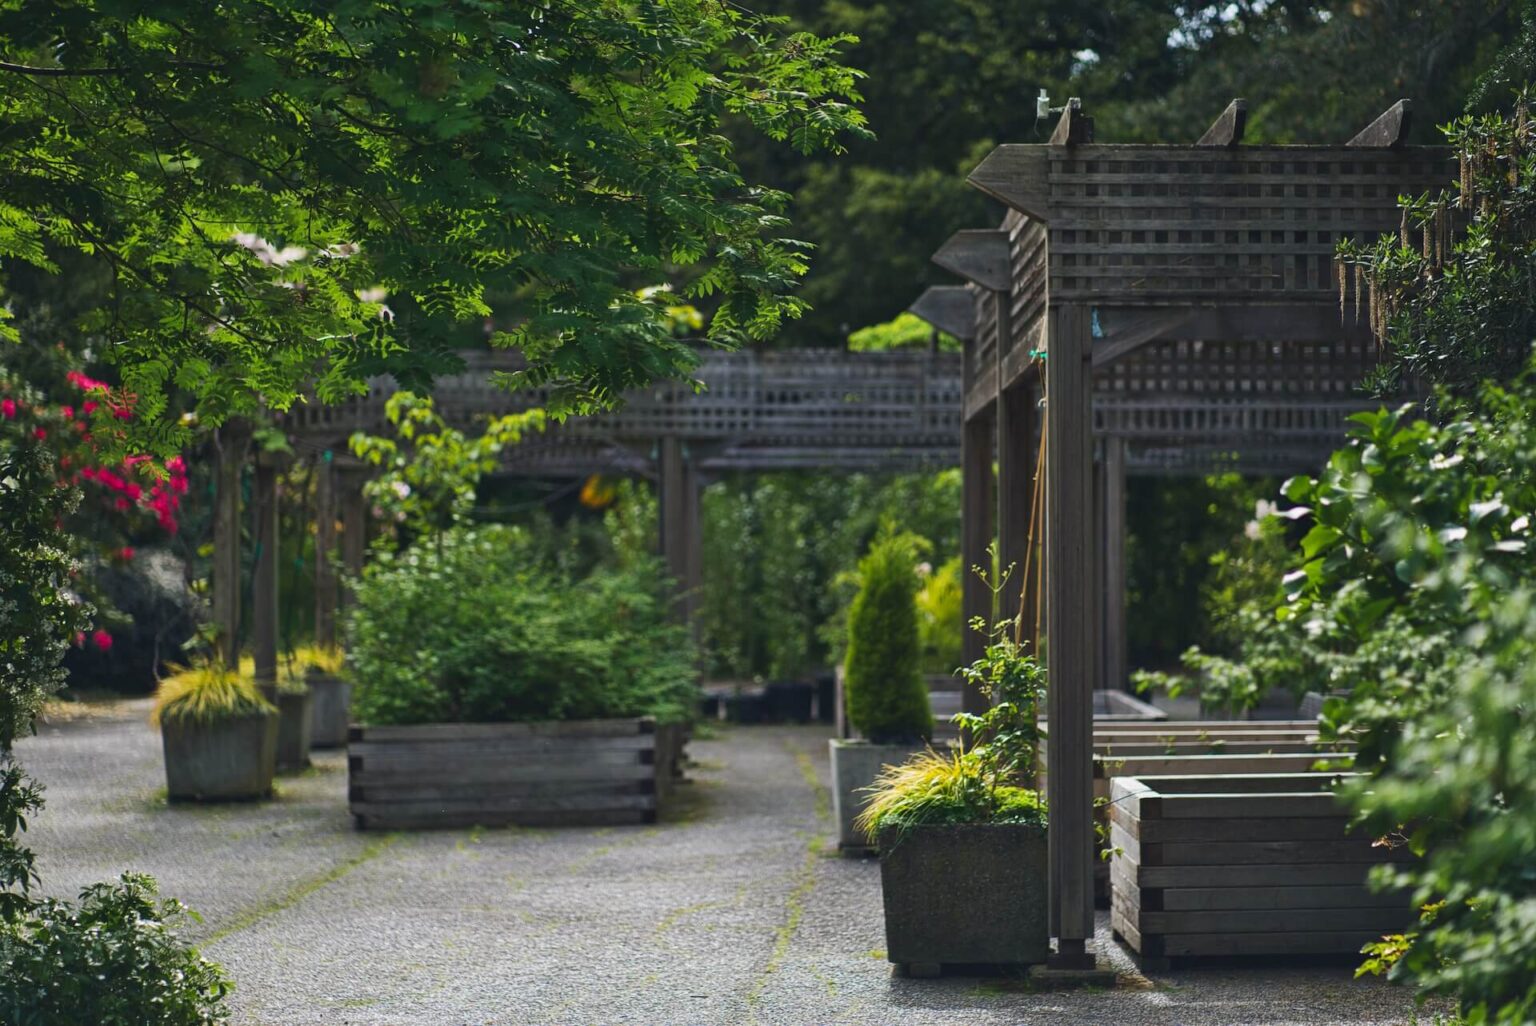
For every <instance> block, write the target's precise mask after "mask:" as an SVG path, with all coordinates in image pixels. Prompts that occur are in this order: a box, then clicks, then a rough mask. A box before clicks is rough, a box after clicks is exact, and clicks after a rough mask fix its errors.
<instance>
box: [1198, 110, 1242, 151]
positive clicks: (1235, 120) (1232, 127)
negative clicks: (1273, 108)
mask: <svg viewBox="0 0 1536 1026" xmlns="http://www.w3.org/2000/svg"><path fill="white" fill-rule="evenodd" d="M1247 127H1248V101H1247V100H1244V99H1236V100H1233V101H1232V102H1231V103H1229V104H1227V109H1226V110H1224V111H1222V112H1221V116H1220V117H1218V118H1217V119H1216V120H1215V122H1214V123H1212V125H1211V127H1210V128H1207V129H1206V130H1205V134H1204V135H1202V136H1201V137H1200V141H1199V142H1197V143H1195V145H1196V146H1224V147H1227V148H1228V149H1230V148H1232V147H1235V146H1238V145H1239V144H1241V143H1242V141H1243V130H1244V129H1245V128H1247Z"/></svg>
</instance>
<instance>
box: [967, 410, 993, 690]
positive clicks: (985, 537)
mask: <svg viewBox="0 0 1536 1026" xmlns="http://www.w3.org/2000/svg"><path fill="white" fill-rule="evenodd" d="M996 439H997V429H996V428H995V427H994V426H993V423H992V417H991V416H990V415H988V414H987V413H982V414H978V415H977V416H976V417H974V418H972V419H971V420H968V421H966V422H965V428H964V433H963V434H962V435H961V437H960V516H961V520H960V549H961V553H960V556H961V559H960V570H961V573H962V575H963V576H962V584H961V589H960V607H961V616H962V619H963V621H964V624H965V628H964V629H965V636H964V641H963V642H962V643H961V646H960V660H961V662H962V663H965V664H967V665H969V664H970V663H972V662H975V661H976V660H977V659H980V658H981V657H982V655H983V654H984V650H985V648H986V644H987V639H986V637H985V636H984V635H982V634H981V633H979V632H977V631H973V630H971V629H970V622H971V620H972V619H973V618H975V617H978V616H979V617H981V618H983V619H984V620H987V621H988V622H990V621H991V619H992V592H991V591H990V590H989V589H988V588H987V582H986V581H985V580H983V579H982V577H981V575H979V574H977V573H976V571H975V569H974V568H976V567H980V568H981V569H982V570H984V571H988V572H990V569H991V564H992V560H991V557H990V556H989V555H988V553H987V547H988V546H989V545H991V544H992V539H993V537H994V536H995V525H994V523H993V519H994V514H995V513H996V510H997V506H996V504H995V502H994V500H993V496H992V449H993V443H994V442H995V441H996ZM960 707H961V708H962V709H964V710H965V711H966V712H970V713H981V712H985V711H986V709H987V700H986V698H985V697H984V696H983V695H982V694H981V692H980V691H978V690H976V689H975V688H973V687H966V688H965V690H964V693H963V694H962V696H961V701H960Z"/></svg>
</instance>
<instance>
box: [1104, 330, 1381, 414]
mask: <svg viewBox="0 0 1536 1026" xmlns="http://www.w3.org/2000/svg"><path fill="white" fill-rule="evenodd" d="M1343 334H1344V333H1343V332H1340V335H1341V336H1342V335H1343ZM1379 355H1380V354H1379V351H1378V349H1377V347H1376V344H1375V343H1374V342H1372V341H1370V340H1369V339H1360V338H1354V339H1349V338H1342V337H1341V338H1338V339H1333V340H1328V341H1319V342H1285V343H1280V342H1193V341H1192V342H1154V343H1152V344H1150V345H1148V346H1146V347H1145V348H1143V349H1141V350H1140V351H1139V352H1136V353H1134V354H1132V355H1130V356H1128V357H1125V358H1124V359H1121V360H1118V361H1116V362H1115V363H1112V364H1110V365H1109V366H1108V367H1106V368H1101V369H1100V370H1099V371H1098V372H1097V373H1096V374H1095V387H1096V389H1097V390H1098V391H1099V392H1101V393H1105V394H1109V395H1115V396H1141V395H1188V396H1190V397H1191V398H1199V397H1211V396H1223V397H1226V398H1229V399H1236V398H1242V397H1246V396H1254V397H1263V396H1289V397H1293V398H1303V397H1305V398H1308V399H1318V400H1332V399H1337V398H1343V397H1348V396H1351V395H1354V394H1355V393H1356V392H1357V391H1358V389H1359V387H1360V382H1361V381H1362V380H1363V379H1364V377H1365V375H1366V374H1367V372H1369V371H1370V370H1371V369H1372V368H1373V367H1375V366H1376V363H1377V360H1378V359H1379Z"/></svg>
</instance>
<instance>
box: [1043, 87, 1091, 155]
mask: <svg viewBox="0 0 1536 1026" xmlns="http://www.w3.org/2000/svg"><path fill="white" fill-rule="evenodd" d="M1091 142H1093V118H1090V117H1089V116H1088V115H1086V114H1084V113H1083V101H1082V100H1080V99H1078V98H1077V97H1076V96H1074V97H1072V99H1070V100H1068V101H1067V106H1066V108H1065V109H1064V110H1062V112H1061V120H1059V121H1057V122H1056V131H1054V132H1052V133H1051V145H1052V146H1083V145H1086V144H1087V143H1091Z"/></svg>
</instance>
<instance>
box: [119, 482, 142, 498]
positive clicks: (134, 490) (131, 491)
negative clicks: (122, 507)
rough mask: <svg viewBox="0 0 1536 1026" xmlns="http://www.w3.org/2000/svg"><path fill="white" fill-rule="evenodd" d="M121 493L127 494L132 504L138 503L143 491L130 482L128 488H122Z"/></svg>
mask: <svg viewBox="0 0 1536 1026" xmlns="http://www.w3.org/2000/svg"><path fill="white" fill-rule="evenodd" d="M123 491H125V492H127V493H128V498H130V499H132V500H133V501H134V502H138V501H139V498H140V497H141V496H142V495H143V494H144V489H142V488H140V487H139V486H138V485H136V484H134V483H132V482H129V483H128V486H127V487H126V488H124V489H123Z"/></svg>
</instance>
